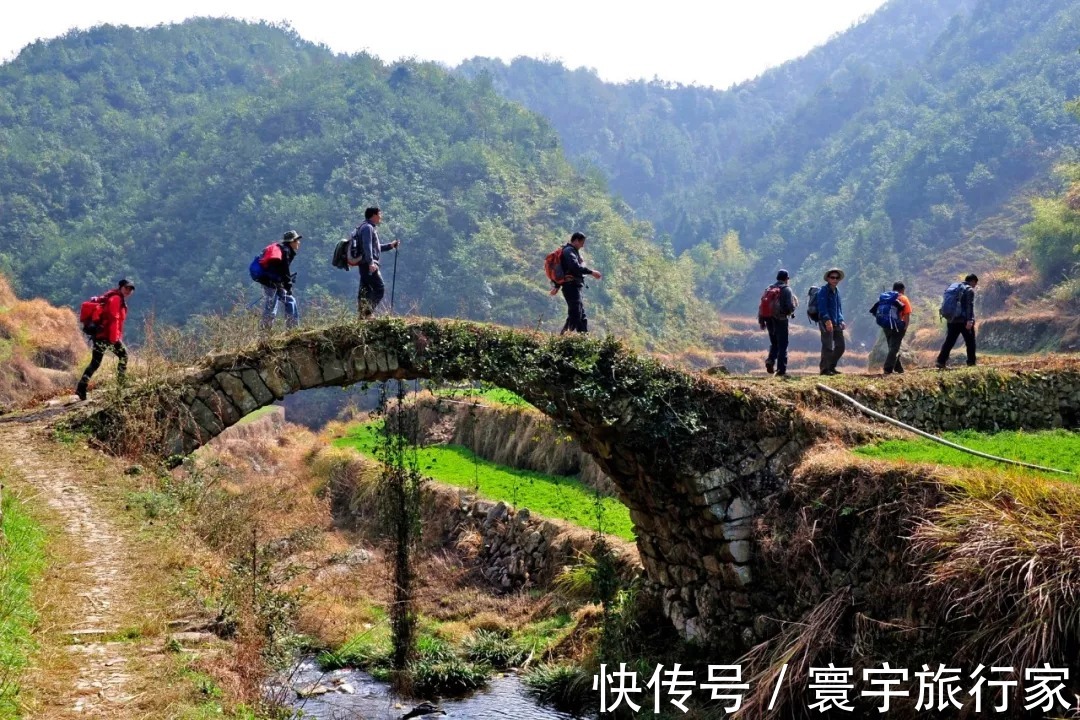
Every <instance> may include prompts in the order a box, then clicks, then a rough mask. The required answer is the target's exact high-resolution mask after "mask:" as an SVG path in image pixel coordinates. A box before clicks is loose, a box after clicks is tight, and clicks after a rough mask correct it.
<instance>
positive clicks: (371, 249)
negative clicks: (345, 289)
mask: <svg viewBox="0 0 1080 720" xmlns="http://www.w3.org/2000/svg"><path fill="white" fill-rule="evenodd" d="M381 222H382V211H381V210H380V209H379V208H377V207H369V208H368V209H367V210H365V211H364V222H363V224H362V225H360V227H358V228H356V232H355V233H353V236H352V242H351V243H350V244H349V260H350V264H357V265H359V266H360V290H359V292H358V293H357V294H356V308H357V310H358V311H359V312H360V316H361V317H370V316H372V315H374V314H375V308H376V307H378V305H379V303H380V302H382V299H383V296H384V295H386V283H384V282H383V278H382V273H381V272H379V258H380V256H381V254H382V252H383V251H384V250H391V249H397V247H398V245H400V244H401V241H400V240H395V241H393V242H389V243H380V242H379V232H378V230H376V228H377V227H378V225H379V223H381ZM354 258H355V260H354Z"/></svg>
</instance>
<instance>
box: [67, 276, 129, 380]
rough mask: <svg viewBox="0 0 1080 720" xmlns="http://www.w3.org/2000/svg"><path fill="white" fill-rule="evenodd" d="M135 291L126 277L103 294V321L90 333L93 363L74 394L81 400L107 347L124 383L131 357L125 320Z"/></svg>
mask: <svg viewBox="0 0 1080 720" xmlns="http://www.w3.org/2000/svg"><path fill="white" fill-rule="evenodd" d="M133 292H135V285H134V284H132V283H131V282H129V281H128V280H126V279H124V280H121V281H120V282H119V283H117V285H116V287H115V288H114V289H112V290H109V291H108V292H107V293H105V294H104V295H102V296H101V301H102V307H101V316H100V320H98V321H97V324H96V328H95V332H94V334H93V335H91V339H92V340H93V342H94V350H93V353H92V354H91V356H90V364H89V365H87V366H86V370H84V371H83V374H82V379H81V380H79V384H78V385H77V386H76V387H75V394H76V395H78V396H79V399H80V400H85V399H86V390H87V388H88V387H89V385H90V378H92V377H93V376H94V373H96V372H97V369H98V368H99V367H101V361H102V359H104V357H105V351H106V350H112V352H113V355H115V356H116V361H117V362H116V381H117V382H118V383H120V384H121V385H123V384H124V377H125V376H126V374H127V360H128V356H127V348H125V347H124V321H125V320H127V307H128V306H127V299H128V298H129V297H130V296H131V293H133Z"/></svg>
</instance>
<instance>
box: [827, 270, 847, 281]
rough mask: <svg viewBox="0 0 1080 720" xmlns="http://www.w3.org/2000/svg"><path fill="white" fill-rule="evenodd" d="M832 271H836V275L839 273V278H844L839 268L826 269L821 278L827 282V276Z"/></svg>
mask: <svg viewBox="0 0 1080 720" xmlns="http://www.w3.org/2000/svg"><path fill="white" fill-rule="evenodd" d="M833 273H836V274H837V275H839V276H840V279H841V280H843V279H844V271H843V270H841V269H840V268H830V269H828V270H826V271H825V274H824V275H822V276H821V279H822V280H824V281H825V282H829V276H830V275H832V274H833Z"/></svg>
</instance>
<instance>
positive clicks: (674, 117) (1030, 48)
mask: <svg viewBox="0 0 1080 720" xmlns="http://www.w3.org/2000/svg"><path fill="white" fill-rule="evenodd" d="M1078 36H1080V5H1078V4H1077V3H1075V2H1072V0H971V1H969V2H927V1H926V0H892V2H890V3H888V4H886V5H885V6H884V7H883V8H882V9H881V10H880V11H879V12H878V13H876V14H875V15H874V16H873V17H871V18H870V19H869V20H867V21H866V22H864V23H862V24H860V25H858V26H856V27H854V28H852V29H851V30H849V31H848V32H846V33H843V34H841V35H839V36H838V37H836V38H834V39H833V40H832V41H830V42H829V43H827V44H826V45H824V46H823V47H820V48H818V49H817V50H815V51H813V52H812V53H810V54H809V55H807V56H806V57H803V58H800V59H798V60H794V61H791V62H789V63H786V64H785V65H783V66H781V67H779V68H775V69H773V70H770V71H768V72H766V73H765V74H764V75H762V76H761V77H760V78H758V79H756V80H753V81H750V82H747V83H743V84H741V85H738V86H735V87H733V88H730V89H728V90H725V91H717V90H710V89H707V88H699V87H682V86H669V85H663V84H659V83H655V82H654V83H642V82H638V83H629V84H623V85H611V84H606V83H603V82H601V81H600V80H599V79H598V78H596V77H595V75H593V74H592V73H590V72H588V71H585V70H576V71H570V70H567V69H565V68H563V67H561V66H559V65H557V64H553V63H543V62H539V61H535V60H529V59H525V58H519V59H517V60H515V61H514V62H513V63H510V64H509V65H507V64H504V63H501V62H498V61H491V60H485V59H477V60H473V61H471V62H469V63H466V64H465V65H464V66H463V67H462V68H461V71H462V72H464V73H465V74H467V75H470V76H473V75H481V74H486V75H488V76H490V77H491V78H492V81H493V82H494V84H495V86H496V87H498V88H499V89H500V91H501V92H503V93H504V94H506V95H507V97H510V98H513V99H516V100H519V101H521V102H523V103H524V104H525V105H527V106H528V107H531V108H533V109H536V110H538V111H539V112H541V113H542V114H544V115H545V116H546V117H548V118H550V119H551V121H552V123H553V124H554V125H555V127H556V128H557V129H558V130H559V133H560V135H561V136H562V137H563V139H564V142H565V145H566V148H567V150H568V151H569V152H570V153H571V154H572V155H573V156H574V157H575V158H576V160H577V162H579V163H581V164H594V165H596V166H598V167H599V168H601V169H602V170H603V171H604V172H605V174H606V175H607V176H608V177H609V178H610V180H611V185H612V188H613V189H614V190H616V191H618V192H619V193H620V194H622V195H623V196H624V197H625V198H626V199H627V201H628V202H629V203H630V204H631V205H632V206H633V207H634V209H635V210H636V211H637V212H638V214H639V216H642V217H647V218H649V219H650V220H652V221H653V222H654V223H655V224H656V226H657V228H658V232H659V233H660V235H661V237H664V236H667V237H670V242H671V245H672V247H673V248H674V249H675V250H676V252H682V251H685V250H688V249H690V248H693V247H695V246H698V245H699V244H700V243H702V242H705V243H708V244H712V245H714V246H715V245H716V243H717V242H718V241H719V239H720V238H722V237H724V236H725V234H726V233H728V232H730V231H734V232H736V233H738V237H739V239H740V242H741V245H742V247H744V248H745V249H746V252H747V253H748V254H749V255H750V256H752V257H754V258H756V263H755V265H754V267H753V269H752V270H751V271H749V272H747V273H745V275H744V277H747V278H749V279H750V283H749V287H748V288H746V290H745V291H744V292H742V293H738V294H735V295H731V294H728V295H727V296H726V298H724V299H723V300H722V302H723V301H725V300H726V302H725V305H724V307H725V308H726V309H727V310H729V311H735V312H742V313H749V312H752V308H753V305H754V303H755V302H756V299H757V294H758V293H759V292H760V288H759V286H760V285H761V283H762V282H763V281H767V280H768V278H769V277H771V273H772V272H773V271H775V269H776V267H777V266H779V265H784V266H786V267H788V269H790V270H792V271H793V272H794V273H795V276H796V277H797V278H799V279H800V280H804V279H816V278H817V277H820V275H821V271H822V270H823V269H824V268H825V267H827V266H829V265H831V264H834V263H836V264H841V265H847V267H848V277H849V282H846V283H845V285H846V286H847V288H848V289H847V293H848V296H849V297H852V299H853V300H855V302H854V303H852V306H853V307H857V306H859V305H862V304H864V303H865V304H866V306H869V304H870V302H872V298H873V296H875V295H876V294H877V292H879V291H880V290H881V289H883V288H885V287H886V284H885V283H886V282H891V280H892V279H895V278H896V277H897V274H898V273H899V274H900V276H902V277H903V278H904V279H905V280H907V281H908V287H909V288H911V289H913V290H914V291H915V292H916V293H918V292H919V291H920V288H919V283H918V280H919V279H920V278H922V279H926V280H927V281H933V282H934V283H938V282H942V281H944V280H945V279H948V278H942V277H939V276H940V275H942V274H946V275H948V273H949V272H951V270H945V269H944V268H935V264H936V263H938V261H939V258H941V257H943V256H945V255H947V254H948V253H949V252H950V250H951V249H953V248H956V247H958V246H961V245H963V244H964V243H965V242H966V241H967V240H968V232H969V231H970V230H971V229H972V228H973V227H974V226H975V225H977V224H978V223H979V222H980V221H981V220H983V219H985V218H987V217H988V216H992V215H994V214H996V213H997V212H999V210H1000V209H1001V207H1002V205H1003V204H1004V203H1006V202H1007V201H1009V200H1010V199H1011V198H1012V197H1013V196H1014V195H1015V194H1016V193H1018V192H1020V191H1021V190H1023V189H1024V188H1025V187H1027V186H1028V184H1029V183H1032V182H1039V181H1040V179H1041V178H1043V177H1045V174H1046V171H1047V170H1048V169H1049V167H1050V165H1051V164H1053V162H1054V161H1055V159H1056V158H1057V157H1058V156H1059V155H1060V152H1061V150H1062V148H1065V147H1070V146H1074V145H1075V144H1076V143H1077V141H1080V123H1077V122H1076V121H1075V120H1074V119H1073V118H1070V117H1069V116H1068V113H1067V112H1066V111H1065V110H1064V103H1065V100H1066V99H1067V98H1070V97H1074V96H1076V94H1077V93H1080V56H1078V55H1077V52H1076V38H1077V37H1078ZM1018 235H1019V232H1018V231H1017V230H1015V229H1014V238H1013V240H1014V242H1015V239H1016V236H1018ZM1014 246H1015V245H1014ZM995 249H997V250H999V251H1000V250H1002V249H1005V250H1007V249H1009V248H1000V247H999V248H995ZM973 262H974V259H973ZM972 269H973V270H988V269H990V268H989V267H978V268H972ZM913 281H914V282H913ZM934 289H935V291H936V285H935V286H934ZM869 329H870V330H872V328H869Z"/></svg>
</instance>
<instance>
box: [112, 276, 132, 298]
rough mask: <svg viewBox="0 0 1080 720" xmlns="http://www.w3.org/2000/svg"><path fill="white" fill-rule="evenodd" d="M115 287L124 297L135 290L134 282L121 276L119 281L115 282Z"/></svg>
mask: <svg viewBox="0 0 1080 720" xmlns="http://www.w3.org/2000/svg"><path fill="white" fill-rule="evenodd" d="M116 287H117V289H118V290H119V291H120V294H121V295H123V296H124V297H127V296H128V295H130V294H131V293H133V292H135V283H133V282H131V281H130V280H128V279H127V278H123V279H121V280H120V282H118V283H116Z"/></svg>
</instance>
